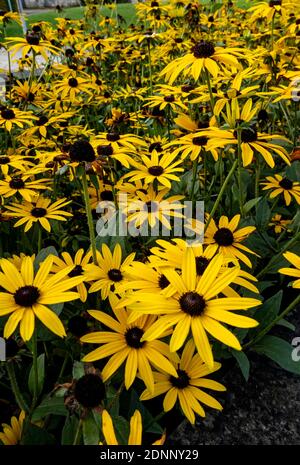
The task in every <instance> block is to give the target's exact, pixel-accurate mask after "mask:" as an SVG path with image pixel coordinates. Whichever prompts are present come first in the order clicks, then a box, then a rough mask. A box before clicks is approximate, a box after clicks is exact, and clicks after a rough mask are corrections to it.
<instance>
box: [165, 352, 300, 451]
mask: <svg viewBox="0 0 300 465" xmlns="http://www.w3.org/2000/svg"><path fill="white" fill-rule="evenodd" d="M223 382H224V384H225V385H226V386H227V389H228V391H227V393H226V395H225V396H224V401H223V402H222V403H223V405H224V410H223V412H215V411H212V410H211V409H210V410H209V409H207V412H208V413H207V415H206V418H205V419H203V420H201V419H200V420H199V421H197V423H196V425H195V427H193V426H192V425H190V424H189V423H188V422H186V421H184V422H183V423H182V424H181V425H180V426H179V427H178V429H177V430H176V431H175V432H174V433H173V434H172V436H171V437H170V438H169V441H168V443H169V444H170V445H174V446H175V445H178V446H179V445H204V444H211V445H220V444H227V445H238V444H252V445H253V444H257V445H270V444H276V445H280V444H285V445H286V444H300V377H299V376H296V375H293V374H291V373H288V372H286V371H283V370H282V369H280V368H277V366H275V364H273V363H272V362H269V361H268V360H267V359H266V358H264V357H261V358H260V359H257V358H256V360H252V369H251V377H250V379H249V381H248V383H246V382H245V380H244V379H243V377H242V376H241V374H240V372H239V369H238V368H235V369H233V370H231V371H230V372H228V373H227V375H226V376H225V377H224V379H223Z"/></svg>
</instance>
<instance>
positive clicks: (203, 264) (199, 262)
mask: <svg viewBox="0 0 300 465" xmlns="http://www.w3.org/2000/svg"><path fill="white" fill-rule="evenodd" d="M209 262H210V260H208V258H205V257H196V272H197V275H198V276H202V275H203V273H204V271H205V270H206V268H207V267H208V265H209Z"/></svg>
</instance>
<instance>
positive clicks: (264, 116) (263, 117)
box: [257, 108, 269, 121]
mask: <svg viewBox="0 0 300 465" xmlns="http://www.w3.org/2000/svg"><path fill="white" fill-rule="evenodd" d="M257 119H258V121H268V119H269V115H268V112H267V110H265V109H264V108H262V109H261V110H259V112H258V114H257Z"/></svg>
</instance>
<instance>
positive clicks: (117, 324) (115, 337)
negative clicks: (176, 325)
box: [81, 295, 177, 391]
mask: <svg viewBox="0 0 300 465" xmlns="http://www.w3.org/2000/svg"><path fill="white" fill-rule="evenodd" d="M118 301H119V299H118V298H117V297H116V296H113V295H112V296H111V297H110V303H111V307H112V310H113V313H114V316H115V318H112V317H111V316H110V315H108V314H106V313H104V312H100V311H98V310H89V312H88V313H89V314H90V315H91V316H92V317H94V318H95V319H96V320H98V321H100V322H101V323H102V324H103V325H105V326H107V327H108V328H110V329H111V330H112V331H98V332H94V333H90V334H86V335H85V336H83V337H82V338H81V342H88V343H92V344H103V345H102V347H99V348H97V349H95V350H93V351H92V352H90V353H89V354H88V355H86V356H85V357H84V358H83V361H84V362H94V361H95V360H101V359H103V358H106V357H110V359H109V361H108V362H107V364H106V365H105V367H104V368H103V370H102V378H103V381H106V380H107V379H108V378H110V377H111V376H112V375H113V374H114V373H115V372H116V371H117V369H118V368H119V367H120V366H121V365H122V364H123V363H124V362H125V360H126V364H125V387H126V389H129V388H130V386H131V385H132V384H133V382H134V380H135V378H136V376H137V374H138V375H139V377H140V378H141V379H142V380H143V381H144V383H145V385H146V386H147V388H148V389H149V390H150V391H153V388H154V379H153V373H152V369H151V365H154V366H155V367H156V368H157V369H162V370H164V371H166V372H167V373H169V374H171V375H173V376H177V375H176V370H175V369H174V367H173V366H172V364H171V362H170V361H169V360H168V358H167V356H168V354H169V349H168V345H167V344H166V343H165V342H162V341H157V340H151V341H150V340H149V341H148V340H147V338H146V339H145V337H144V335H145V333H146V331H147V330H149V329H150V330H151V328H152V327H153V323H154V321H155V320H156V316H151V315H150V316H141V317H139V318H137V319H136V320H135V322H134V323H133V324H130V323H129V321H128V319H129V316H130V312H127V310H124V309H121V310H118V309H117V304H118ZM166 334H167V333H166V331H164V332H163V333H162V336H164V335H166ZM142 339H143V340H142Z"/></svg>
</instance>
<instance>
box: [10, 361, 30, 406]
mask: <svg viewBox="0 0 300 465" xmlns="http://www.w3.org/2000/svg"><path fill="white" fill-rule="evenodd" d="M6 368H7V373H8V377H9V381H10V385H11V388H12V391H13V393H14V396H15V399H16V401H17V404H18V406H19V407H20V409H22V410H24V411H25V412H28V411H29V407H28V405H27V403H26V402H25V400H24V398H23V396H22V394H21V392H20V389H19V386H18V383H17V378H16V373H15V368H14V361H13V360H9V361H8V362H7V363H6Z"/></svg>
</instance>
